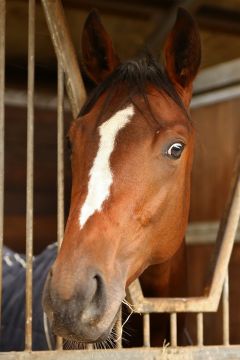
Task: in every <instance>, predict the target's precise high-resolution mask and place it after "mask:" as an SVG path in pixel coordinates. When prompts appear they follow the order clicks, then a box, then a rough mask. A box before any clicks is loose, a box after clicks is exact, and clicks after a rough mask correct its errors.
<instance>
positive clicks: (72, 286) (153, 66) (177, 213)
mask: <svg viewBox="0 0 240 360" xmlns="http://www.w3.org/2000/svg"><path fill="white" fill-rule="evenodd" d="M164 57H165V64H164V66H163V65H161V64H160V62H159V61H158V60H157V59H156V57H155V56H154V55H152V54H151V53H150V52H148V51H146V52H144V53H143V54H142V55H141V56H138V57H137V58H135V59H132V60H127V61H124V62H121V61H120V59H119V56H118V54H117V53H116V51H115V50H114V48H113V45H112V40H111V38H110V36H109V35H108V33H107V32H106V30H105V28H104V26H103V24H102V22H101V19H100V16H99V15H98V13H97V12H96V11H95V10H93V11H91V12H90V13H89V15H88V17H87V19H86V22H85V24H84V27H83V33H82V60H83V64H84V71H85V72H86V74H87V77H88V78H89V79H90V80H91V82H92V83H93V89H92V90H91V92H90V94H89V95H88V98H87V100H86V103H85V104H84V106H83V108H82V109H81V112H80V114H79V116H78V118H77V119H76V120H74V121H73V122H72V124H71V126H70V129H69V132H68V140H69V143H70V147H71V165H72V191H71V203H70V210H69V216H68V219H67V224H66V229H65V234H64V239H63V242H62V245H61V248H60V251H59V253H58V255H57V258H56V260H55V262H54V264H53V266H52V267H51V270H50V271H49V274H48V277H47V280H46V283H45V288H44V292H43V300H42V302H43V307H44V311H45V312H46V314H47V316H48V318H49V321H50V322H51V326H52V329H53V331H54V333H55V334H56V335H59V336H62V337H64V338H65V339H71V340H74V341H76V342H78V343H98V342H100V341H104V340H105V339H107V338H108V337H109V336H110V334H111V332H112V329H113V327H114V324H115V322H116V319H117V314H118V312H119V308H120V307H121V304H122V302H123V299H124V298H125V294H126V289H127V287H128V286H129V284H131V282H132V281H134V280H135V279H136V278H137V277H139V276H140V275H141V274H143V275H142V279H143V287H144V288H145V289H146V292H147V293H148V294H150V295H151V294H152V293H153V292H154V294H155V295H157V296H175V295H178V296H183V295H186V293H185V292H186V277H185V276H186V261H185V251H184V249H185V241H184V237H185V230H186V226H187V222H188V213H189V201H190V177H191V168H192V160H193V151H194V127H193V124H192V121H191V118H190V114H189V104H190V101H191V96H192V83H193V80H194V78H195V76H196V74H197V71H198V68H199V65H200V58H201V45H200V36H199V32H198V28H197V25H196V23H195V21H194V20H193V18H192V17H191V16H190V14H189V13H188V12H187V11H186V10H184V9H181V8H179V10H178V13H177V17H176V22H175V24H174V26H173V28H172V29H171V31H170V32H169V34H168V36H167V38H166V42H165V45H164Z"/></svg>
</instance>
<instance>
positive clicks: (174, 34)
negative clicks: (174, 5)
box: [164, 8, 201, 107]
mask: <svg viewBox="0 0 240 360" xmlns="http://www.w3.org/2000/svg"><path fill="white" fill-rule="evenodd" d="M164 53H165V60H166V72H167V74H168V77H169V79H170V80H171V82H172V83H173V85H174V86H175V88H176V90H177V92H178V94H179V95H180V97H181V99H182V101H183V103H184V105H185V106H186V107H188V106H189V103H190V100H191V97H192V82H193V79H194V78H195V76H196V74H197V71H198V68H199V65H200V61H201V43H200V36H199V31H198V27H197V24H196V22H195V21H194V20H193V18H192V17H191V15H190V14H189V13H188V12H187V11H186V10H185V9H183V8H179V9H178V13H177V19H176V22H175V25H174V27H173V29H172V31H171V32H170V33H169V35H168V37H167V40H166V44H165V48H164Z"/></svg>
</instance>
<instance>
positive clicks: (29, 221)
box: [25, 0, 35, 350]
mask: <svg viewBox="0 0 240 360" xmlns="http://www.w3.org/2000/svg"><path fill="white" fill-rule="evenodd" d="M34 63H35V0H29V13H28V100H27V199H26V203H27V204H26V205H27V210H26V333H25V349H26V350H31V348H32V260H33V154H34Z"/></svg>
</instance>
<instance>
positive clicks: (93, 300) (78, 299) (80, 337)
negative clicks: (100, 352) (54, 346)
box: [43, 271, 125, 343]
mask: <svg viewBox="0 0 240 360" xmlns="http://www.w3.org/2000/svg"><path fill="white" fill-rule="evenodd" d="M88 274H90V275H88V279H85V280H84V281H82V282H80V283H79V284H78V286H77V287H76V289H75V290H74V292H73V294H72V295H71V297H70V298H68V299H66V298H63V297H62V296H61V295H60V293H59V292H58V291H57V289H56V288H55V287H54V281H53V280H54V279H53V277H52V274H51V272H50V273H49V275H48V278H47V280H46V283H45V287H44V292H43V308H44V311H45V312H46V314H47V316H48V318H49V320H50V324H51V328H52V331H53V333H54V334H56V335H58V336H62V337H63V338H65V339H71V340H74V341H78V342H83V343H94V342H99V341H103V340H105V339H106V338H107V337H108V336H109V335H110V333H111V331H112V328H113V326H114V324H115V321H116V317H117V313H118V310H119V307H120V305H121V302H122V299H123V297H124V295H125V292H124V291H121V290H120V291H119V290H118V291H111V289H110V290H109V289H108V287H107V286H106V284H105V281H104V279H103V276H101V275H100V274H99V273H97V272H96V271H90V272H88ZM119 295H120V296H119Z"/></svg>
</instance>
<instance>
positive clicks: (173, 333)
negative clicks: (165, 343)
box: [170, 313, 177, 347]
mask: <svg viewBox="0 0 240 360" xmlns="http://www.w3.org/2000/svg"><path fill="white" fill-rule="evenodd" d="M170 338H171V339H170V340H171V346H174V347H175V346H177V314H176V313H171V314H170Z"/></svg>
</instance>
